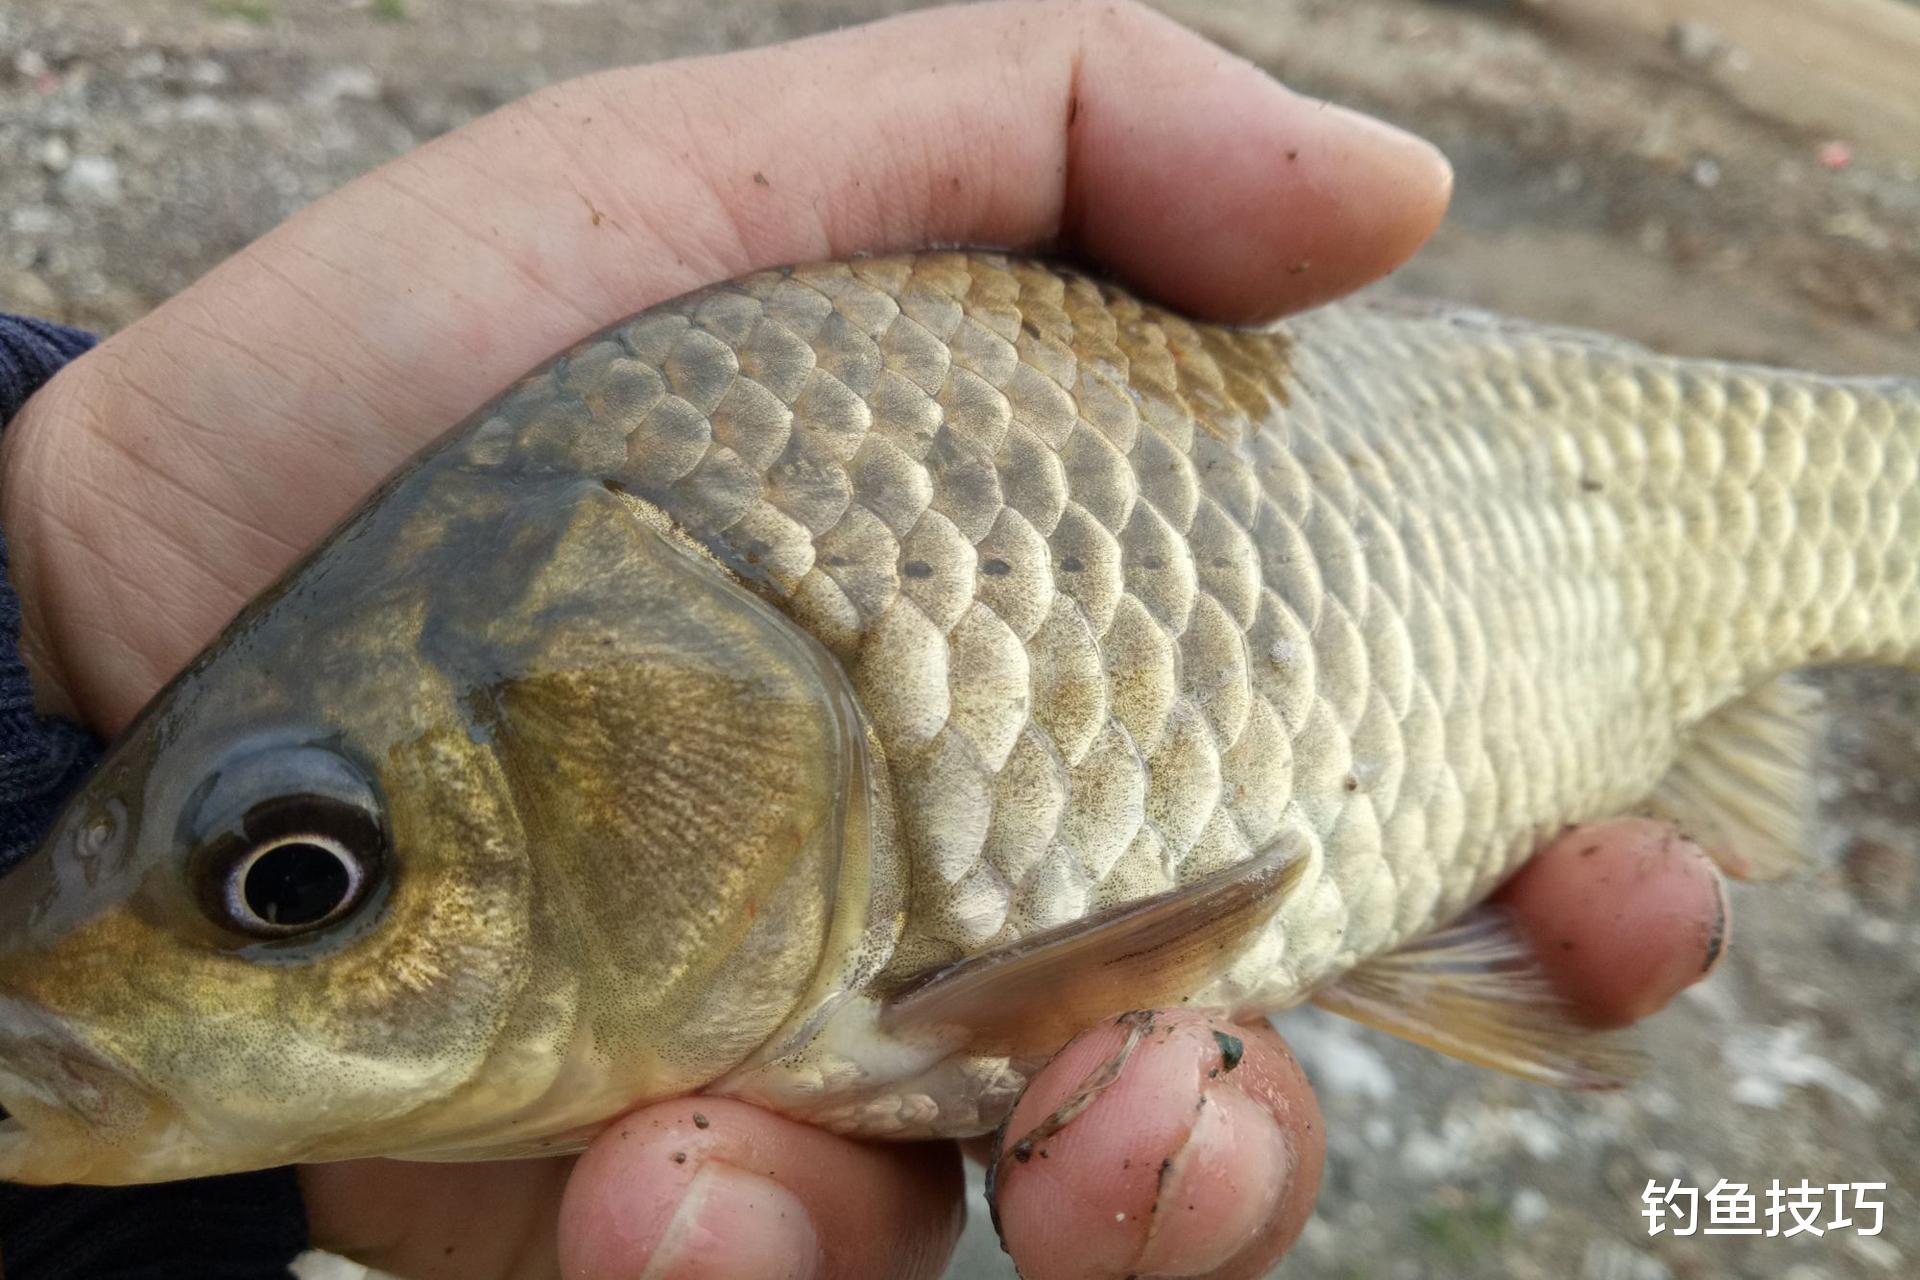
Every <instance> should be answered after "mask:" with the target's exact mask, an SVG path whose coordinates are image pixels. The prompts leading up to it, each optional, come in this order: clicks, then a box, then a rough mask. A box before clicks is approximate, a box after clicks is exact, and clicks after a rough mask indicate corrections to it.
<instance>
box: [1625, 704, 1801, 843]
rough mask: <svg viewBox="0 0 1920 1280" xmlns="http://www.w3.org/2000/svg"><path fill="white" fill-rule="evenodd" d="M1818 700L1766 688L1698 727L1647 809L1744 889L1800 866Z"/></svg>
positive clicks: (1725, 709) (1720, 711) (1721, 711)
mask: <svg viewBox="0 0 1920 1280" xmlns="http://www.w3.org/2000/svg"><path fill="white" fill-rule="evenodd" d="M1821 709H1822V706H1821V697H1820V691H1819V690H1818V689H1814V688H1812V687H1810V686H1808V685H1806V684H1803V683H1801V682H1800V681H1798V680H1796V679H1794V678H1793V677H1792V676H1782V677H1780V678H1779V679H1776V680H1774V681H1772V682H1771V683H1769V684H1766V685H1763V686H1761V687H1760V688H1758V689H1756V690H1754V691H1753V692H1752V693H1751V694H1748V695H1747V696H1746V697H1745V698H1742V699H1741V700H1740V701H1738V702H1735V703H1733V704H1731V705H1730V706H1726V707H1723V708H1721V709H1720V710H1719V711H1716V712H1715V713H1714V714H1713V715H1711V716H1709V717H1707V718H1706V719H1705V720H1703V721H1701V722H1700V724H1699V725H1698V726H1697V727H1695V729H1694V730H1693V732H1692V733H1691V734H1689V735H1688V739H1687V744H1686V747H1685V749H1684V750H1683V751H1682V752H1681V754H1680V758H1679V759H1678V760H1676V761H1675V762H1674V765H1673V768H1672V769H1671V770H1670V771H1669V772H1668V774H1667V776H1666V777H1665V778H1663V779H1662V780H1661V782H1660V787H1659V789H1658V790H1657V791H1655V792H1654V794H1653V796H1652V797H1651V798H1650V800H1649V802H1648V803H1649V805H1650V807H1651V808H1652V809H1653V810H1654V812H1655V813H1657V814H1659V815H1660V816H1661V817H1664V818H1669V819H1671V820H1672V821H1673V822H1674V823H1675V824H1676V825H1678V826H1679V827H1680V829H1681V830H1683V831H1685V832H1686V833H1687V834H1688V835H1689V836H1691V837H1693V838H1694V839H1695V840H1697V841H1699V843H1700V845H1701V847H1702V848H1704V849H1705V850H1706V851H1707V852H1708V853H1710V854H1712V855H1713V859H1714V861H1715V862H1718V863H1719V864H1720V869H1721V870H1723V871H1725V872H1726V873H1727V874H1728V875H1730V876H1735V877H1738V878H1739V879H1742V880H1773V879H1777V878H1779V877H1781V876H1785V875H1790V874H1792V873H1793V872H1795V871H1798V870H1800V869H1801V868H1802V867H1803V866H1805V864H1806V855H1807V850H1808V849H1809V848H1810V847H1811V841H1810V833H1811V831H1812V826H1813V818H1814V812H1815V810H1814V801H1815V795H1814V779H1813V759H1814V752H1815V751H1816V750H1817V749H1818V747H1819V745H1820V736H1821V732H1822V730H1823V728H1824V724H1823V721H1822V717H1821Z"/></svg>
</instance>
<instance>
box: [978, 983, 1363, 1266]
mask: <svg viewBox="0 0 1920 1280" xmlns="http://www.w3.org/2000/svg"><path fill="white" fill-rule="evenodd" d="M1136 1016H1138V1015H1136ZM1151 1017H1152V1022H1151V1026H1150V1029H1149V1030H1148V1031H1147V1032H1146V1034H1145V1035H1144V1036H1143V1037H1141V1039H1140V1040H1139V1043H1138V1045H1137V1047H1136V1048H1135V1049H1134V1051H1133V1053H1132V1054H1131V1055H1130V1056H1129V1057H1128V1058H1127V1060H1126V1061H1125V1063H1124V1065H1123V1066H1122V1067H1121V1068H1120V1071H1119V1075H1118V1076H1117V1077H1116V1078H1115V1079H1114V1080H1113V1083H1112V1084H1110V1085H1108V1086H1107V1087H1106V1088H1104V1089H1103V1090H1101V1091H1099V1092H1098V1093H1097V1095H1095V1097H1094V1099H1093V1101H1092V1103H1091V1104H1090V1105H1088V1106H1087V1107H1086V1109H1085V1110H1084V1111H1081V1112H1080V1113H1079V1114H1078V1115H1076V1116H1073V1117H1072V1118H1071V1119H1069V1120H1068V1121H1067V1122H1066V1123H1065V1125H1064V1126H1062V1127H1060V1128H1059V1129H1058V1131H1057V1132H1054V1133H1051V1134H1050V1135H1049V1134H1048V1133H1047V1129H1048V1128H1049V1127H1051V1126H1050V1125H1049V1124H1048V1120H1049V1117H1050V1116H1055V1115H1057V1114H1059V1111H1058V1109H1059V1108H1060V1107H1061V1106H1062V1104H1063V1103H1064V1102H1066V1101H1067V1100H1069V1099H1070V1098H1073V1097H1076V1096H1083V1095H1082V1090H1083V1089H1084V1086H1085V1085H1086V1083H1087V1081H1088V1079H1089V1077H1090V1076H1091V1077H1094V1078H1095V1079H1098V1078H1099V1077H1098V1073H1099V1072H1100V1070H1101V1068H1102V1067H1103V1066H1105V1065H1107V1064H1109V1063H1111V1062H1112V1061H1113V1060H1114V1057H1115V1055H1116V1053H1117V1052H1119V1051H1120V1050H1121V1049H1122V1048H1123V1046H1124V1045H1125V1043H1126V1042H1127V1039H1128V1036H1129V1031H1130V1028H1129V1027H1128V1026H1127V1025H1125V1024H1124V1023H1107V1024H1104V1025H1102V1026H1100V1027H1097V1028H1095V1029H1093V1030H1092V1031H1089V1032H1087V1033H1086V1034H1084V1035H1082V1036H1081V1037H1079V1038H1078V1039H1076V1040H1075V1041H1073V1043H1071V1044H1070V1045H1068V1046H1067V1048H1066V1049H1064V1050H1062V1051H1061V1053H1060V1054H1059V1055H1058V1056H1057V1057H1055V1058H1054V1060H1053V1061H1052V1062H1051V1063H1049V1064H1048V1065H1047V1067H1046V1069H1045V1070H1044V1071H1042V1072H1041V1073H1040V1074H1039V1075H1038V1076H1036V1077H1035V1078H1034V1080H1033V1082H1032V1084H1030V1085H1029V1086H1028V1087H1027V1091H1026V1093H1025V1095H1023V1096H1022V1097H1021V1099H1020V1103H1019V1105H1018V1106H1017V1107H1015V1109H1014V1112H1013V1115H1012V1117H1011V1118H1010V1119H1009V1120H1008V1122H1007V1125H1006V1128H1005V1130H1004V1132H1003V1134H1002V1135H1001V1138H1000V1141H999V1150H1000V1153H1001V1154H1000V1157H999V1160H998V1163H997V1165H996V1167H995V1170H994V1176H993V1195H994V1204H995V1209H996V1217H997V1220H998V1224H999V1228H1000V1235H1001V1239H1002V1241H1003V1242H1004V1243H1005V1245H1006V1248H1007V1251H1008V1252H1009V1253H1010V1254H1012V1255H1013V1259H1014V1262H1015V1264H1016V1265H1017V1266H1018V1267H1019V1270H1020V1274H1021V1275H1022V1276H1024V1277H1026V1280H1066V1278H1068V1277H1072V1278H1073V1280H1097V1278H1100V1277H1109V1276H1111V1277H1120V1276H1132V1275H1141V1276H1147V1275H1179V1276H1213V1277H1238V1276H1257V1275H1263V1274H1265V1273H1266V1271H1267V1270H1268V1269H1269V1268H1271V1267H1272V1266H1273V1264H1274V1262H1275V1261H1276V1260H1277V1259H1278V1258H1279V1257H1280V1255H1281V1253H1283V1252H1284V1251H1285V1250H1286V1248H1287V1246H1288V1245H1290V1244H1291V1243H1293V1240H1294V1238H1295V1237H1296V1236H1298V1235H1299V1233H1300V1229H1301V1228H1302V1227H1303V1226H1305V1225H1306V1220H1307V1215H1308V1214H1309V1213H1310V1212H1311V1211H1312V1208H1313V1198H1314V1194H1315V1192H1316V1191H1317V1189H1318V1187H1319V1183H1320V1166H1321V1161H1322V1159H1323V1157H1324V1155H1325V1135H1324V1134H1323V1132H1322V1130H1321V1123H1320V1110H1319V1106H1318V1104H1317V1103H1316V1102H1315V1101H1314V1097H1313V1093H1312V1091H1311V1089H1310V1088H1309V1087H1308V1085H1307V1081H1306V1077H1305V1076H1304V1075H1303V1074H1302V1073H1301V1071H1300V1068H1299V1065H1298V1064H1297V1063H1296V1062H1295V1061H1294V1058H1293V1055H1292V1054H1291V1053H1289V1052H1288V1051H1287V1048H1286V1046H1285V1045H1284V1044H1283V1043H1281V1041H1280V1038H1279V1036H1278V1034H1277V1033H1275V1032H1274V1030H1273V1028H1272V1027H1270V1026H1268V1025H1266V1024H1265V1023H1260V1024H1258V1025H1256V1026H1239V1025H1236V1024H1234V1023H1231V1022H1226V1021H1223V1020H1219V1019H1212V1018H1207V1017H1204V1016H1202V1015H1199V1014H1194V1013H1189V1012H1163V1013H1157V1014H1153V1015H1151ZM1236 1059H1237V1061H1236Z"/></svg>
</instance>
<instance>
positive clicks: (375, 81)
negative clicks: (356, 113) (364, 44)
mask: <svg viewBox="0 0 1920 1280" xmlns="http://www.w3.org/2000/svg"><path fill="white" fill-rule="evenodd" d="M380 88H381V86H380V77H379V76H378V75H376V74H375V73H374V70H373V68H372V67H359V66H345V67H334V68H332V69H330V70H328V71H327V72H326V73H324V74H323V75H321V76H320V78H319V79H317V80H315V81H314V82H313V86H312V87H311V88H309V89H308V90H307V95H306V96H307V100H308V101H310V102H314V103H317V104H319V105H321V106H325V105H327V104H329V103H334V102H342V101H347V102H377V101H379V98H380Z"/></svg>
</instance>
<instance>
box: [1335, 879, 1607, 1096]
mask: <svg viewBox="0 0 1920 1280" xmlns="http://www.w3.org/2000/svg"><path fill="white" fill-rule="evenodd" d="M1314 1003H1315V1004H1318V1005H1319V1006H1320V1007H1321V1008H1323V1009H1330V1010H1332V1011H1333V1012H1334V1013H1339V1014H1344V1015H1346V1016H1347V1017H1349V1018H1352V1019H1354V1020H1355V1021H1357V1022H1364V1023H1366V1024H1367V1025H1368V1026H1370V1027H1373V1028H1375V1029H1377V1030H1380V1031H1385V1032H1388V1033H1390V1034H1392V1035H1396V1036H1400V1037H1403V1038H1404V1039H1407V1040H1411V1041H1413V1042H1414V1043H1415V1044H1423V1045H1425V1046H1427V1047H1428V1048H1430V1049H1437V1050H1439V1051H1440V1052H1441V1053H1445V1054H1449V1055H1451V1056H1453V1057H1456V1058H1462V1059H1465V1060H1466V1061H1468V1062H1472V1063H1475V1064H1477V1065H1479V1066H1483V1067H1493V1068H1494V1069H1496V1070H1499V1071H1506V1072H1509V1073H1511V1074H1513V1075H1516V1076H1519V1077H1521V1078H1522V1079H1525V1080H1532V1081H1536V1082H1538V1083H1540V1084H1551V1085H1558V1086H1559V1087H1561V1088H1563V1089H1615V1088H1619V1087H1620V1086H1621V1085H1624V1084H1626V1083H1627V1082H1628V1081H1629V1080H1630V1079H1632V1077H1633V1076H1634V1075H1636V1074H1637V1073H1638V1070H1639V1066H1640V1058H1639V1055H1638V1054H1637V1053H1636V1052H1635V1051H1634V1050H1633V1049H1631V1048H1629V1047H1627V1046H1626V1045H1624V1044H1623V1043H1622V1042H1621V1039H1620V1037H1618V1036H1614V1035H1608V1034H1605V1033H1602V1032H1598V1031H1595V1030H1593V1029H1592V1028H1590V1027H1586V1026H1582V1025H1581V1024H1580V1023H1579V1022H1577V1021H1575V1020H1574V1017H1573V1012H1572V1009H1571V1007H1570V1006H1569V1005H1568V1004H1567V1003H1566V1002H1565V1001H1564V1000H1562V999H1561V998H1560V997H1559V996H1558V995H1556V994H1555V993H1554V991H1553V989H1552V988H1551V987H1550V986H1549V985H1548V983H1547V978H1546V975H1545V974H1544V973H1543V972H1542V971H1541V969H1540V968H1539V966H1538V964H1537V963H1536V962H1535V960H1534V958H1533V953H1532V952H1531V951H1530V950H1529V949H1528V947H1527V944H1526V943H1525V942H1523V941H1522V940H1521V939H1520V938H1519V936H1518V935H1517V934H1515V933H1514V931H1513V927H1512V925H1511V923H1510V922H1509V920H1508V917H1507V915H1506V913H1505V912H1503V911H1502V910H1500V908H1498V907H1487V906H1483V907H1476V908H1475V909H1474V910H1472V911H1470V912H1468V913H1467V915H1465V916H1464V917H1462V918H1461V919H1460V921H1459V922H1458V923H1456V924H1453V925H1451V926H1449V927H1447V928H1445V929H1442V930H1441V931H1440V932H1438V933H1434V934H1430V935H1428V936H1427V937H1425V938H1423V939H1421V940H1420V941H1419V942H1416V943H1414V944H1413V945H1412V946H1410V947H1407V948H1405V949H1403V950H1400V951H1396V952H1393V953H1392V954H1390V955H1384V956H1380V957H1379V958H1377V959H1374V960H1370V961H1368V962H1367V963H1366V964H1363V965H1361V966H1360V967H1358V968H1356V969H1352V970H1349V971H1348V972H1347V973H1345V974H1343V975H1342V976H1341V977H1340V979H1339V981H1337V982H1335V983H1334V984H1333V985H1332V986H1330V987H1326V988H1324V989H1322V990H1321V991H1320V992H1319V993H1318V994H1316V995H1315V996H1314Z"/></svg>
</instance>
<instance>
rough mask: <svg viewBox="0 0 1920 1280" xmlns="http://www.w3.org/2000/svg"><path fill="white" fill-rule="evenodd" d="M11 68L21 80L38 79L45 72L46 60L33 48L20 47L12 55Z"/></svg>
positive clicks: (46, 67)
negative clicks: (18, 50) (20, 48)
mask: <svg viewBox="0 0 1920 1280" xmlns="http://www.w3.org/2000/svg"><path fill="white" fill-rule="evenodd" d="M13 69H14V71H15V72H16V73H17V74H18V75H19V76H20V78H21V79H22V80H38V79H39V78H40V77H41V76H44V75H46V74H47V72H48V70H49V68H48V66H47V60H46V59H45V58H44V57H42V56H41V55H40V54H39V53H38V52H37V51H35V50H33V49H22V50H21V51H20V52H18V53H16V54H14V55H13Z"/></svg>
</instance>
